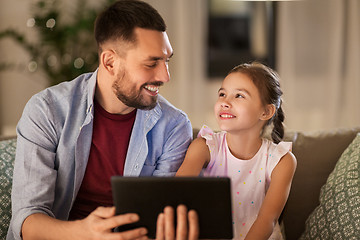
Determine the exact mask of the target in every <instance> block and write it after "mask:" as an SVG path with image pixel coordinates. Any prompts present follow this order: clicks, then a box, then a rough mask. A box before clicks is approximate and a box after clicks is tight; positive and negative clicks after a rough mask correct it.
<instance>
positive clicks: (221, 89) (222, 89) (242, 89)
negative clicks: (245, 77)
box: [218, 88, 251, 96]
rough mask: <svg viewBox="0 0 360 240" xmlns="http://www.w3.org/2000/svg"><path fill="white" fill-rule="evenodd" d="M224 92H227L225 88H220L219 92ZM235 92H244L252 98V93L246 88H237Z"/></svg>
mask: <svg viewBox="0 0 360 240" xmlns="http://www.w3.org/2000/svg"><path fill="white" fill-rule="evenodd" d="M224 90H225V88H220V89H219V90H218V92H220V91H224ZM235 90H236V91H239V92H244V93H246V94H247V95H249V96H251V94H250V92H249V91H248V90H246V89H245V88H236V89H235Z"/></svg>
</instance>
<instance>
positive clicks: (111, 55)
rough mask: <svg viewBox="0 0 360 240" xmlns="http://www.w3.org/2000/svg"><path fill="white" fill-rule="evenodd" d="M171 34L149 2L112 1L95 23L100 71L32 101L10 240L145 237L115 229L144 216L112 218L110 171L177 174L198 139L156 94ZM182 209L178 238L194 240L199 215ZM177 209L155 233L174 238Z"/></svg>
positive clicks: (23, 131) (24, 123)
mask: <svg viewBox="0 0 360 240" xmlns="http://www.w3.org/2000/svg"><path fill="white" fill-rule="evenodd" d="M165 30H166V25H165V23H164V21H163V19H162V17H161V16H160V15H159V13H158V12H157V11H156V10H155V9H154V8H152V7H151V6H150V5H148V4H147V3H144V2H141V1H138V0H134V1H131V0H123V1H118V2H116V3H114V4H113V5H112V6H110V7H109V8H108V9H106V10H105V11H104V12H103V13H102V14H101V15H100V16H99V17H98V18H97V20H96V23H95V38H96V41H97V44H98V49H99V67H98V69H97V70H96V71H95V72H94V73H89V74H84V75H81V76H79V77H78V78H76V79H74V80H73V81H70V82H64V83H61V84H59V85H57V86H54V87H51V88H48V89H46V90H44V91H42V92H40V93H38V94H36V95H35V96H33V97H32V98H31V99H30V100H29V102H28V103H27V105H26V107H25V109H24V112H23V115H22V117H21V119H20V121H19V123H18V127H17V134H18V143H17V153H16V160H15V167H14V179H13V192H12V211H13V216H12V220H11V223H10V228H9V232H8V236H7V239H21V238H22V237H23V238H24V239H108V238H109V239H133V238H139V239H142V238H146V229H142V228H139V229H135V230H131V231H127V232H123V233H114V232H112V231H111V229H113V228H114V227H116V226H118V225H122V224H127V223H130V222H134V221H137V220H138V218H139V216H137V215H136V214H125V215H120V216H114V215H115V209H114V208H113V207H111V206H112V205H113V203H112V196H111V185H110V177H111V176H112V175H127V176H150V175H154V176H172V175H174V174H175V172H176V171H177V169H178V167H179V165H180V164H181V162H182V160H183V158H184V154H185V151H186V149H187V147H188V145H189V143H190V141H191V139H192V127H191V124H190V121H189V119H188V118H187V116H186V115H185V114H184V113H183V112H181V111H180V110H178V109H176V108H175V107H173V106H172V105H171V104H170V103H168V102H167V101H166V100H165V99H164V98H163V97H161V96H160V95H158V92H159V87H160V86H161V85H163V84H164V83H166V82H168V81H169V71H168V62H169V60H170V58H171V56H172V55H173V50H172V47H171V45H170V42H169V39H168V37H167V34H166V32H165ZM139 197H142V196H139ZM178 211H180V213H181V212H182V213H185V214H180V218H179V221H180V222H181V223H180V224H178V229H177V230H176V231H177V232H176V234H177V237H178V238H182V239H184V236H185V237H186V234H187V232H188V230H189V238H193V237H194V236H195V237H196V234H197V230H198V229H197V226H196V223H197V221H196V214H194V212H189V214H187V211H186V209H185V210H184V207H183V206H182V207H180V208H179V209H178ZM173 215H174V213H173V211H171V210H169V209H165V211H164V215H163V214H161V215H160V216H159V220H158V225H157V226H158V235H157V236H158V238H159V239H164V238H166V239H168V238H173V237H175V228H174V226H173V224H172V223H173V222H171V221H172V218H173ZM140 217H141V216H140ZM187 217H189V224H190V225H189V228H187V226H186V219H187ZM194 219H195V220H194Z"/></svg>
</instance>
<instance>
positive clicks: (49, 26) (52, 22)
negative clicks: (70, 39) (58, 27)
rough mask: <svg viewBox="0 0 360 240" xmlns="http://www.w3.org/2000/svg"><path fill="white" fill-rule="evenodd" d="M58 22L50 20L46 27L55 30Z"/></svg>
mask: <svg viewBox="0 0 360 240" xmlns="http://www.w3.org/2000/svg"><path fill="white" fill-rule="evenodd" d="M55 24H56V21H55V19H53V18H50V19H49V20H47V21H46V27H47V28H53V27H55Z"/></svg>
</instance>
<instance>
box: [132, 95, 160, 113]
mask: <svg viewBox="0 0 360 240" xmlns="http://www.w3.org/2000/svg"><path fill="white" fill-rule="evenodd" d="M156 104H157V97H153V98H152V99H151V100H150V101H147V102H142V103H137V104H134V106H132V107H134V108H137V109H141V110H151V109H153V108H154V107H155V106H156Z"/></svg>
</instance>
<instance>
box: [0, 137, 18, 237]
mask: <svg viewBox="0 0 360 240" xmlns="http://www.w3.org/2000/svg"><path fill="white" fill-rule="evenodd" d="M15 151H16V139H15V138H14V139H10V140H4V141H0V239H5V238H6V234H7V230H8V227H9V223H10V218H11V185H12V175H13V168H14V160H15Z"/></svg>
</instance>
